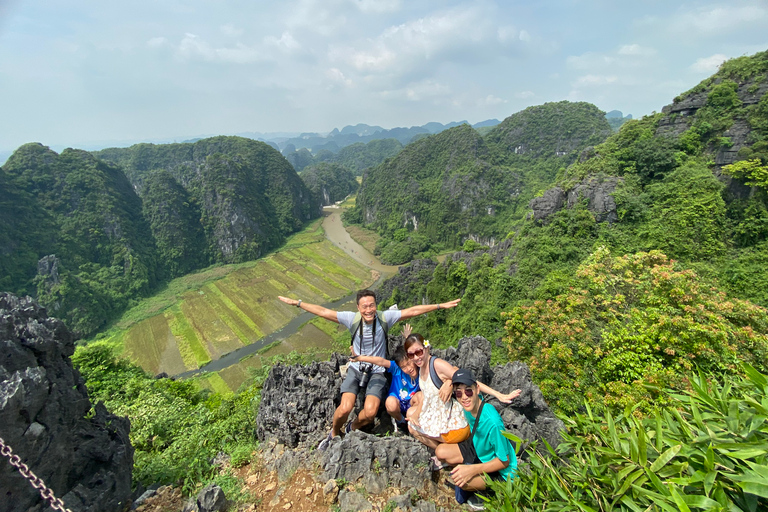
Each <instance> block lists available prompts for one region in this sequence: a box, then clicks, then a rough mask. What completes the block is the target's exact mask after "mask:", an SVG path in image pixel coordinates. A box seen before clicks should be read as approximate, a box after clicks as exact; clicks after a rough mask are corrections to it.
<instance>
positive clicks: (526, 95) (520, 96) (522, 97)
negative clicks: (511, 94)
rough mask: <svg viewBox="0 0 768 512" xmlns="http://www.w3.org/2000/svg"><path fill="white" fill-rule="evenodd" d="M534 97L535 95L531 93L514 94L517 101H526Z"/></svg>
mask: <svg viewBox="0 0 768 512" xmlns="http://www.w3.org/2000/svg"><path fill="white" fill-rule="evenodd" d="M534 96H536V93H534V92H533V91H520V92H516V93H515V98H517V99H519V100H527V99H530V98H533V97H534Z"/></svg>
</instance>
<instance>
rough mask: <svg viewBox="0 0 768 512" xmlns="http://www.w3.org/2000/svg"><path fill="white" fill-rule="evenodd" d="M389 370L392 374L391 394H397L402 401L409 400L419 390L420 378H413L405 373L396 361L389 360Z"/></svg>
mask: <svg viewBox="0 0 768 512" xmlns="http://www.w3.org/2000/svg"><path fill="white" fill-rule="evenodd" d="M387 371H388V372H389V373H391V374H392V384H390V385H389V394H390V395H394V396H396V397H397V398H398V400H400V401H401V402H409V401H410V400H411V397H412V396H413V395H415V394H416V392H417V391H418V390H419V378H418V377H416V378H413V377H411V376H410V375H408V374H407V373H405V372H404V371H403V370H402V369H401V368H400V366H398V364H397V363H396V362H395V361H390V362H389V368H388V369H387Z"/></svg>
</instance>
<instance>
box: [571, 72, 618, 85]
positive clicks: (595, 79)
mask: <svg viewBox="0 0 768 512" xmlns="http://www.w3.org/2000/svg"><path fill="white" fill-rule="evenodd" d="M617 80H618V78H617V77H616V76H604V75H584V76H580V77H578V78H577V79H576V81H575V82H574V83H573V84H572V85H573V87H594V86H600V85H608V84H613V83H616V81H617Z"/></svg>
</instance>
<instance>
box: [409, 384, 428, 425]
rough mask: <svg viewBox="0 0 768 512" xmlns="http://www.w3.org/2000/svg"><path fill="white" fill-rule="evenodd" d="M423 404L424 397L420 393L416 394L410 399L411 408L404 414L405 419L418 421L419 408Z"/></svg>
mask: <svg viewBox="0 0 768 512" xmlns="http://www.w3.org/2000/svg"><path fill="white" fill-rule="evenodd" d="M423 404H424V395H423V394H422V392H421V391H419V392H417V393H416V394H415V395H413V397H411V406H410V407H409V408H408V410H407V411H406V412H405V419H407V420H408V421H411V420H413V419H416V420H417V421H418V419H419V416H420V415H421V406H422V405H423Z"/></svg>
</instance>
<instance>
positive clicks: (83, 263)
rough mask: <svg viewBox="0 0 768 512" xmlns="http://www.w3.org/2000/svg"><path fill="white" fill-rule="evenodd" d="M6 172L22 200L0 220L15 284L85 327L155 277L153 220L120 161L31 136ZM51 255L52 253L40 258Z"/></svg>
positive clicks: (11, 190) (10, 188) (11, 191)
mask: <svg viewBox="0 0 768 512" xmlns="http://www.w3.org/2000/svg"><path fill="white" fill-rule="evenodd" d="M3 174H4V176H5V181H6V183H5V185H6V187H7V188H6V187H3V189H4V190H5V194H6V197H8V198H9V199H10V200H11V201H14V200H15V201H16V202H17V205H19V208H18V210H14V211H12V212H9V213H8V215H7V216H4V217H3V220H4V221H3V228H0V229H2V230H3V231H4V234H3V236H2V240H3V252H4V253H5V254H6V255H7V257H6V258H3V259H4V260H5V261H4V263H3V266H4V270H5V269H7V270H8V274H7V275H8V277H6V278H5V279H6V280H7V281H8V282H9V284H10V286H12V287H13V288H12V289H14V290H22V291H25V292H27V293H31V294H34V295H36V296H37V298H38V299H39V300H40V302H41V303H43V304H45V305H46V306H47V307H48V308H49V309H50V310H51V312H52V313H53V314H55V315H57V316H60V317H62V318H65V319H66V320H67V322H68V324H69V325H70V327H71V328H73V329H74V330H76V331H77V332H80V333H85V332H92V331H93V330H94V329H96V328H98V327H99V326H101V325H103V323H104V322H105V321H106V319H107V318H109V317H110V316H112V315H114V314H115V313H116V312H117V311H120V310H122V309H123V308H124V307H125V306H126V305H127V304H128V302H129V301H130V300H131V299H132V298H133V297H135V296H137V295H143V294H146V293H147V292H148V291H149V289H150V288H152V287H153V286H154V285H155V284H156V283H157V280H158V274H159V273H160V270H159V262H158V256H157V251H156V249H155V246H154V241H153V238H152V235H151V232H150V229H149V225H148V224H147V222H146V221H145V220H144V217H143V216H142V211H141V201H140V200H139V198H138V196H137V195H136V194H135V193H134V191H133V187H131V185H130V183H129V182H128V180H127V179H126V178H125V175H124V174H123V173H122V172H121V171H120V169H118V168H117V167H115V166H113V165H109V164H107V163H105V162H103V161H100V160H98V159H96V158H94V157H93V156H92V155H91V154H89V153H87V152H85V151H79V150H73V149H68V150H65V151H63V152H62V153H61V154H60V155H58V154H56V153H55V152H53V151H51V150H50V149H48V148H46V147H44V146H42V145H40V144H26V145H24V146H22V147H20V148H19V149H18V150H16V152H15V153H14V154H13V155H12V156H11V158H9V159H8V161H7V162H6V164H5V165H4V166H3ZM25 214H28V216H27V215H25ZM47 255H53V256H55V257H52V258H47V259H46V260H45V262H44V263H43V262H41V264H40V265H38V261H37V260H38V259H39V258H42V257H44V256H47ZM36 271H37V272H38V275H37V276H35V274H36ZM33 278H34V282H33Z"/></svg>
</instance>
